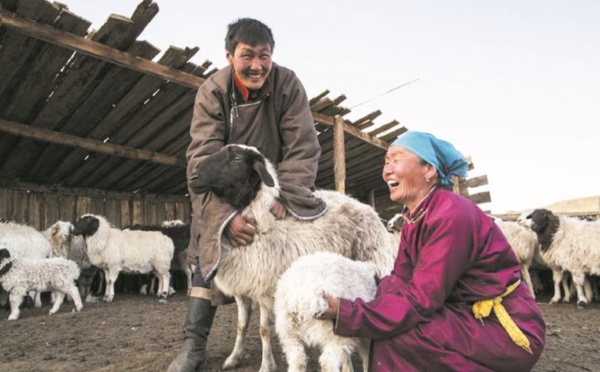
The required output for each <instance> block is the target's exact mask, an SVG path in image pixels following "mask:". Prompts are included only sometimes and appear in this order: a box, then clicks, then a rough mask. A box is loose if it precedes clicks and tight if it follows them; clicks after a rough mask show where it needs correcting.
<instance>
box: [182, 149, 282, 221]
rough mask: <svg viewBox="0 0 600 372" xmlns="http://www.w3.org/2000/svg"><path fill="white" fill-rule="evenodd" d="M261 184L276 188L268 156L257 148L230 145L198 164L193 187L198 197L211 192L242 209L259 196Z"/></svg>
mask: <svg viewBox="0 0 600 372" xmlns="http://www.w3.org/2000/svg"><path fill="white" fill-rule="evenodd" d="M261 183H264V184H265V185H267V186H269V187H273V186H275V182H274V181H273V178H272V177H271V175H270V174H269V172H268V171H267V168H266V163H265V158H264V156H263V155H262V154H261V153H260V152H258V150H256V149H255V148H253V147H249V146H243V145H227V146H225V147H223V148H221V149H220V150H219V151H217V152H215V153H214V154H212V155H210V156H209V157H207V158H206V159H204V160H203V161H202V162H200V163H199V164H198V166H197V167H196V169H195V170H194V172H193V173H192V176H191V177H190V183H189V185H190V189H191V190H192V191H193V192H194V193H196V194H201V193H204V192H207V191H211V192H213V193H214V194H215V195H217V196H219V197H220V198H222V199H224V200H225V201H227V202H228V203H229V204H231V205H232V206H233V207H234V208H236V209H242V208H244V207H246V206H247V205H248V204H250V202H251V201H252V200H253V199H254V198H255V197H256V193H257V192H258V190H259V189H260V186H261Z"/></svg>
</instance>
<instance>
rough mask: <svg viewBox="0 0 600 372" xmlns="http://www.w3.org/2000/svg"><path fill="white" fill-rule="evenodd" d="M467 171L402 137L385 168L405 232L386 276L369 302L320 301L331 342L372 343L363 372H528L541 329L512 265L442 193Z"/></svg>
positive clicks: (468, 208)
mask: <svg viewBox="0 0 600 372" xmlns="http://www.w3.org/2000/svg"><path fill="white" fill-rule="evenodd" d="M466 174H467V162H466V161H465V159H464V158H463V156H462V155H461V154H460V153H459V152H458V151H456V149H455V148H454V146H452V145H451V144H450V143H448V142H446V141H443V140H440V139H437V138H436V137H434V136H432V135H431V134H428V133H422V132H415V131H409V132H406V133H404V134H403V135H402V136H400V137H398V139H396V140H395V141H394V142H393V143H392V145H391V146H390V147H389V149H388V151H387V154H386V157H385V166H384V168H383V179H384V180H385V181H386V182H387V183H388V185H389V189H390V197H391V199H392V200H394V201H397V202H399V203H401V204H402V205H403V206H404V211H403V213H404V225H403V227H402V235H401V242H400V248H399V251H398V258H397V260H396V262H395V265H394V268H393V271H392V273H391V274H390V275H389V276H386V277H385V278H383V279H382V280H381V282H380V283H379V285H378V289H377V297H376V298H375V299H374V300H373V301H370V302H364V301H362V300H361V299H357V300H356V301H349V300H347V299H338V298H332V297H328V296H326V297H325V299H326V300H327V301H328V303H329V309H328V310H327V312H326V313H324V314H321V315H320V316H319V318H320V319H335V333H336V334H338V335H341V336H352V337H356V336H358V337H368V338H371V339H373V344H372V349H371V359H370V370H371V371H376V372H385V371H511V372H514V371H529V370H531V369H532V368H533V366H534V365H535V363H536V362H537V360H538V359H539V357H540V355H541V353H542V350H543V349H544V344H545V329H546V327H545V324H544V320H543V319H542V315H541V314H540V311H539V309H538V307H537V304H536V302H535V299H534V298H533V297H532V295H531V294H530V292H529V291H528V290H527V288H526V287H525V285H524V284H523V283H521V281H520V279H521V274H520V266H519V261H518V259H517V257H516V256H515V254H514V252H513V250H512V249H511V247H510V245H509V243H508V242H507V240H506V238H505V237H504V235H503V234H502V232H501V231H500V229H499V228H498V227H497V226H496V224H495V223H494V222H493V221H492V219H491V218H490V217H489V216H488V215H486V214H485V213H483V212H482V211H481V209H479V207H478V206H477V205H475V204H474V203H473V202H471V201H470V200H468V199H466V198H464V197H462V196H460V195H458V194H455V193H453V192H451V191H448V190H447V188H448V187H451V186H452V184H453V182H452V176H462V177H464V176H466Z"/></svg>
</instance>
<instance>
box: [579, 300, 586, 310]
mask: <svg viewBox="0 0 600 372" xmlns="http://www.w3.org/2000/svg"><path fill="white" fill-rule="evenodd" d="M587 305H588V304H587V302H585V301H579V302H577V308H578V309H586V308H587Z"/></svg>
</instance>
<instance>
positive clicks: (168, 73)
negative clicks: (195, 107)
mask: <svg viewBox="0 0 600 372" xmlns="http://www.w3.org/2000/svg"><path fill="white" fill-rule="evenodd" d="M0 23H2V26H4V27H9V28H11V29H14V30H17V31H19V32H21V33H23V34H25V35H28V36H31V37H35V38H36V39H40V40H43V41H46V42H49V43H52V44H55V45H58V46H61V47H64V48H68V49H71V50H75V51H78V52H80V53H83V54H87V55H89V56H92V57H96V58H99V59H102V60H105V61H108V62H111V63H113V64H115V65H118V66H121V67H125V68H129V69H132V70H135V71H140V72H143V73H146V74H150V75H154V76H157V77H160V78H163V79H165V80H169V81H172V82H175V83H177V84H181V85H183V86H187V87H190V88H198V87H199V86H200V85H202V83H204V79H203V78H201V77H198V76H194V75H191V74H187V73H183V72H181V71H178V70H175V69H170V68H168V67H165V66H162V65H159V64H157V63H154V62H152V61H148V60H145V59H143V58H139V57H136V56H133V55H131V54H129V53H126V52H122V51H119V50H117V49H114V48H111V47H108V46H106V45H102V44H99V43H96V42H94V41H92V40H87V39H84V38H81V37H78V36H75V35H72V34H69V33H63V32H60V31H58V30H56V29H54V28H53V27H49V26H46V25H41V24H37V23H35V22H31V21H29V20H27V19H24V18H21V17H19V16H17V15H16V14H14V13H11V12H8V11H4V10H2V11H0Z"/></svg>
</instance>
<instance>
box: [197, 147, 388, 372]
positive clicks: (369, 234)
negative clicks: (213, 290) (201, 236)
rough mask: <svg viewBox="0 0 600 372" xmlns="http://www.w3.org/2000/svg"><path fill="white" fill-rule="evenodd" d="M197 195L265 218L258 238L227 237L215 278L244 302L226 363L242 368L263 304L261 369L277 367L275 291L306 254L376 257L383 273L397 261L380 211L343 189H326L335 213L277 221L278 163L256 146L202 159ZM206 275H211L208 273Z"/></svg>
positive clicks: (322, 193) (320, 192)
mask: <svg viewBox="0 0 600 372" xmlns="http://www.w3.org/2000/svg"><path fill="white" fill-rule="evenodd" d="M190 188H191V189H192V190H193V191H194V192H195V193H197V194H200V193H204V192H208V191H211V192H213V193H214V194H216V195H217V196H219V197H220V198H222V199H223V200H225V201H227V202H228V203H230V204H231V205H232V206H234V207H235V208H237V209H238V210H239V211H241V213H242V214H244V215H248V216H252V217H254V218H255V219H256V221H257V222H258V227H257V234H256V236H255V237H254V241H253V242H252V243H251V244H249V245H248V246H246V247H242V248H234V247H232V246H231V245H230V244H229V242H228V241H227V239H225V238H223V237H221V241H220V248H221V260H220V263H219V264H218V268H217V273H216V275H215V278H214V280H215V282H216V284H217V285H218V287H219V288H220V289H221V290H222V291H223V292H224V293H225V294H226V295H229V296H233V297H235V299H236V302H237V304H238V326H237V330H238V335H237V339H236V343H235V347H234V350H233V352H232V353H231V355H230V356H229V357H228V358H227V360H226V361H225V363H224V368H231V367H234V366H237V365H238V364H239V363H240V361H241V358H242V355H243V346H244V343H245V342H244V338H245V330H246V329H247V326H248V320H249V319H248V318H249V306H250V304H251V303H256V304H258V305H259V307H260V335H261V338H262V348H263V350H262V352H263V359H262V364H261V369H260V370H261V371H262V372H268V371H273V370H275V369H276V367H275V360H274V358H273V351H272V346H271V338H272V334H273V329H272V328H273V317H274V314H273V301H274V299H273V296H274V293H275V287H276V282H277V279H278V278H279V276H280V275H281V274H282V273H283V272H284V271H285V270H286V269H287V268H288V267H289V266H290V265H291V264H292V262H293V261H294V260H296V259H297V258H298V257H300V256H303V255H306V254H309V253H315V252H320V251H333V252H337V253H340V254H342V255H344V256H346V257H349V258H351V259H354V260H360V261H367V262H372V263H373V264H374V265H375V266H376V268H377V273H378V275H380V276H382V277H383V276H384V275H387V274H389V272H390V271H391V269H392V267H393V262H394V259H393V250H392V248H391V245H390V239H389V237H388V233H387V231H386V229H385V226H384V225H383V224H382V223H381V221H380V219H379V216H378V215H377V212H376V211H375V210H374V209H373V208H372V207H370V206H368V205H366V204H363V203H360V202H359V201H358V200H356V199H353V198H351V197H349V196H347V195H344V194H341V193H339V192H336V191H326V190H318V191H315V192H314V195H315V196H316V197H318V198H321V199H322V200H324V201H325V202H326V204H327V207H328V211H327V212H326V213H325V214H324V215H322V216H321V217H319V218H317V219H315V220H310V221H303V220H299V219H297V218H295V217H293V216H288V217H287V218H285V219H282V220H276V219H275V217H274V216H273V215H272V214H271V212H270V209H271V206H272V205H273V203H274V202H275V200H276V199H277V198H278V196H279V181H278V179H277V173H276V171H275V168H274V166H273V164H272V163H271V162H269V161H268V160H267V159H265V157H264V156H263V155H262V154H261V153H260V152H259V151H258V150H257V149H256V148H254V147H249V146H243V145H228V146H225V147H223V148H222V149H221V150H220V151H218V152H216V153H214V154H213V155H211V156H209V157H208V158H206V159H205V160H204V161H203V162H201V163H200V164H199V165H198V167H197V168H196V170H195V171H194V174H193V175H192V177H191V178H190ZM203 274H204V275H206V274H207V273H203Z"/></svg>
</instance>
